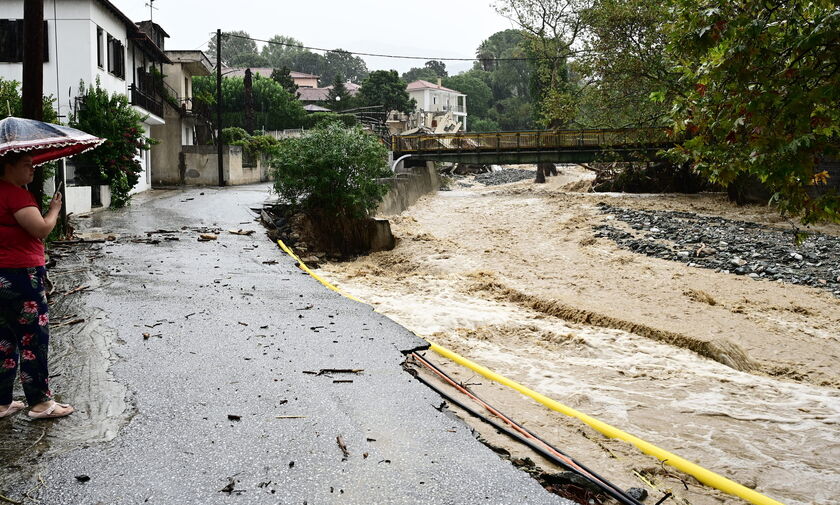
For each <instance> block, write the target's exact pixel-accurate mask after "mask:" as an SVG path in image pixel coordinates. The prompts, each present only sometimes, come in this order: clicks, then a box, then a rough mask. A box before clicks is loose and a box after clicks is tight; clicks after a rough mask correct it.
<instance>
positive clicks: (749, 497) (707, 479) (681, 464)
mask: <svg viewBox="0 0 840 505" xmlns="http://www.w3.org/2000/svg"><path fill="white" fill-rule="evenodd" d="M431 350H432V351H434V352H436V353H438V354H440V355H441V356H443V357H445V358H447V359H450V360H452V361H454V362H456V363H458V364H460V365H462V366H465V367H467V368H469V369H470V370H473V371H474V372H476V373H479V374H481V375H483V376H484V377H486V378H488V379H490V380H492V381H495V382H498V383H499V384H503V385H505V386H507V387H509V388H511V389H515V390H516V391H519V392H520V393H522V394H523V395H525V396H528V397H530V398H532V399H534V400H536V401H538V402H539V403H541V404H543V405H545V406H546V407H548V408H550V409H552V410H556V411H557V412H560V413H562V414H565V415H567V416H570V417H574V418H577V419H579V420H581V421H583V422H584V423H586V424H588V425H589V426H591V427H592V428H593V429H595V430H597V431H599V432H600V433H602V434H604V435H606V436H607V437H610V438H617V439H619V440H623V441H625V442H627V443H630V444H632V445H634V446H636V447H637V448H638V449H639V450H640V451H642V452H643V453H645V454H649V455H651V456H653V457H655V458H657V459H659V460H661V461H662V462H663V463H666V464H668V465H670V466H672V467H674V468H676V469H677V470H680V471H681V472H683V473H686V474H688V475H691V476H692V477H694V478H696V479H697V480H698V481H700V482H702V483H703V484H706V485H707V486H710V487H713V488H715V489H719V490H721V491H723V492H724V493H727V494H731V495H733V496H737V497H739V498H743V499H744V500H746V501H748V502H750V503H753V504H755V505H783V504H782V503H781V502H778V501H776V500H773V499H772V498H768V497H766V496H764V495H763V494H761V493H758V492H756V491H754V490H752V489H750V488H748V487H745V486H742V485H741V484H738V483H737V482H734V481H731V480H729V479H727V478H726V477H723V476H721V475H718V474H716V473H714V472H712V471H710V470H706V469H705V468H703V467H701V466H699V465H696V464H694V463H692V462H690V461H688V460H686V459H684V458H681V457H679V456H677V455H676V454H673V453H671V452H668V451H666V450H664V449H660V448H659V447H656V446H655V445H653V444H650V443H648V442H645V441H644V440H642V439H640V438H638V437H634V436H633V435H631V434H629V433H626V432H624V431H621V430H619V429H618V428H614V427H612V426H610V425H609V424H607V423H605V422H602V421H599V420H597V419H595V418H594V417H590V416H588V415H586V414H584V413H583V412H579V411H577V410H575V409H573V408H571V407H567V406H566V405H563V404H562V403H559V402H556V401H554V400H552V399H551V398H548V397H547V396H544V395H541V394H540V393H537V392H536V391H532V390H530V389H528V388H527V387H525V386H523V385H522V384H519V383H518V382H515V381H512V380H510V379H508V378H507V377H504V376H501V375H499V374H497V373H495V372H493V371H492V370H490V369H488V368H485V367H483V366H481V365H479V364H477V363H473V362H472V361H470V360H468V359H467V358H464V357H463V356H460V355H459V354H457V353H455V352H453V351H450V350H449V349H446V348H445V347H441V346H439V345H437V344H435V343H432V344H431Z"/></svg>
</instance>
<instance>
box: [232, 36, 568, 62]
mask: <svg viewBox="0 0 840 505" xmlns="http://www.w3.org/2000/svg"><path fill="white" fill-rule="evenodd" d="M223 35H224V36H225V37H234V38H237V39H245V40H253V41H255V42H263V43H266V44H272V45H277V46H285V47H294V48H297V49H306V50H308V51H326V52H336V51H341V52H344V53H347V54H352V55H354V56H374V57H377V58H394V59H401V60H426V61H429V60H437V61H544V60H557V59H560V57H559V56H554V57H545V58H478V57H475V58H438V57H435V56H405V55H397V54H380V53H363V52H359V51H347V50H346V49H324V48H323V47H310V46H303V45H300V44H289V43H286V42H277V41H275V40H263V39H257V38H254V37H246V36H244V35H237V34H235V33H224V34H223Z"/></svg>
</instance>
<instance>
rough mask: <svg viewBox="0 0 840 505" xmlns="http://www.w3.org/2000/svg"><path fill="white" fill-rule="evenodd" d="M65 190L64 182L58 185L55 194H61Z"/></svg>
mask: <svg viewBox="0 0 840 505" xmlns="http://www.w3.org/2000/svg"><path fill="white" fill-rule="evenodd" d="M62 190H64V181H61V182H60V183H58V187H57V188H55V194H58V193H61V192H62Z"/></svg>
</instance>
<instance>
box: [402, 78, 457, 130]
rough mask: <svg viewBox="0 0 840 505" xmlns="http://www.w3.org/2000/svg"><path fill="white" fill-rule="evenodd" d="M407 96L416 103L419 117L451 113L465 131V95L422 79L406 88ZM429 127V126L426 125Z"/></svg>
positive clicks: (438, 82)
mask: <svg viewBox="0 0 840 505" xmlns="http://www.w3.org/2000/svg"><path fill="white" fill-rule="evenodd" d="M406 91H407V92H408V95H409V96H410V97H411V98H413V99H414V100H416V101H417V112H418V113H419V114H420V115H421V116H429V117H431V116H438V115H441V114H444V113H446V112H451V113H452V116H453V117H454V119H455V121H458V122H460V123H461V129H462V130H466V129H467V95H465V94H463V93H461V92H460V91H455V90H454V89H449V88H445V87H443V86H441V83H440V79H438V81H437V84H435V83H431V82H429V81H424V80H422V79H420V80H417V81H414V82H411V83H409V84H408V86H406ZM426 126H429V127H431V125H426Z"/></svg>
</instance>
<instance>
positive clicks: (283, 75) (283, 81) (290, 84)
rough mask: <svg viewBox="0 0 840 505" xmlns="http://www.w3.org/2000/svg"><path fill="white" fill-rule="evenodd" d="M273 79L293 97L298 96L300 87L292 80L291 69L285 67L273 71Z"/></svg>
mask: <svg viewBox="0 0 840 505" xmlns="http://www.w3.org/2000/svg"><path fill="white" fill-rule="evenodd" d="M271 78H272V79H273V80H274V81H275V82H277V84H279V85H281V86H283V89H285V90H286V91H288V92H289V93H290V94H291V95H292V96H297V91H298V85H297V84H295V80H294V79H292V71H291V70H289V67H286V66H283V67H280V68H275V69H274V70H272V71H271Z"/></svg>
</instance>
